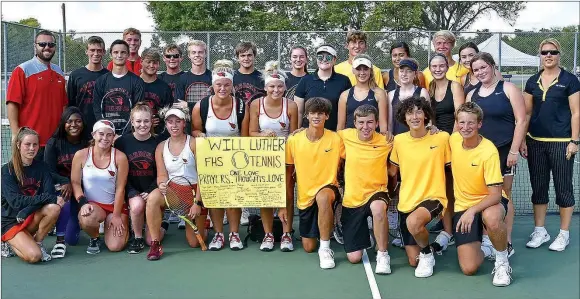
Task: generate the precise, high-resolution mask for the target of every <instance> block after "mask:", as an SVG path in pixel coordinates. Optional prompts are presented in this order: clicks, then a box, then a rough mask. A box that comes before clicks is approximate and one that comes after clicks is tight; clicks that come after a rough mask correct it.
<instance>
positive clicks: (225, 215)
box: [223, 213, 228, 225]
mask: <svg viewBox="0 0 580 299" xmlns="http://www.w3.org/2000/svg"><path fill="white" fill-rule="evenodd" d="M223 224H224V225H226V224H228V214H227V213H224V221H223Z"/></svg>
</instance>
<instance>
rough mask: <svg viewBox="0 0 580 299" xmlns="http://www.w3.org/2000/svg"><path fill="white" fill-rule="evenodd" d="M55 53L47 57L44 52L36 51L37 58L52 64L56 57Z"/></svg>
mask: <svg viewBox="0 0 580 299" xmlns="http://www.w3.org/2000/svg"><path fill="white" fill-rule="evenodd" d="M55 53H56V51H55V52H52V53H51V54H50V55H49V56H48V57H46V56H45V54H44V52H43V51H42V50H40V51H36V56H37V57H38V58H40V60H42V61H45V62H50V61H51V60H52V57H54V54H55Z"/></svg>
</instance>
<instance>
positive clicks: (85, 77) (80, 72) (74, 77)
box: [66, 67, 109, 128]
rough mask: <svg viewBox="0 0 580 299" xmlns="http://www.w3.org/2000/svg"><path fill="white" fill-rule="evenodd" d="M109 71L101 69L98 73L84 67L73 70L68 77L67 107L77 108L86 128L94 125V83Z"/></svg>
mask: <svg viewBox="0 0 580 299" xmlns="http://www.w3.org/2000/svg"><path fill="white" fill-rule="evenodd" d="M108 72H109V70H107V69H106V68H103V69H102V70H100V71H95V72H93V71H89V70H88V69H87V68H86V67H82V68H80V69H76V70H74V71H73V72H72V73H70V76H69V77H68V81H67V86H66V93H67V96H68V105H69V106H76V107H78V108H79V109H80V110H81V112H82V113H83V116H84V117H85V122H86V126H87V128H92V127H93V125H94V124H95V121H96V120H95V114H94V113H93V89H94V88H95V82H96V80H97V78H99V77H100V76H101V75H104V74H106V73H108Z"/></svg>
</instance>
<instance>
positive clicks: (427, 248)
mask: <svg viewBox="0 0 580 299" xmlns="http://www.w3.org/2000/svg"><path fill="white" fill-rule="evenodd" d="M421 253H423V254H430V253H431V246H429V245H427V246H425V247H423V248H421Z"/></svg>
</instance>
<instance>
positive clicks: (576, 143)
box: [570, 139, 580, 145]
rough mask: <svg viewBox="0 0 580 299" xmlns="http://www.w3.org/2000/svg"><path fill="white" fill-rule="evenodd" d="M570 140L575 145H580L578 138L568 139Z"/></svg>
mask: <svg viewBox="0 0 580 299" xmlns="http://www.w3.org/2000/svg"><path fill="white" fill-rule="evenodd" d="M570 142H571V143H573V144H575V145H580V140H574V139H570Z"/></svg>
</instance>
